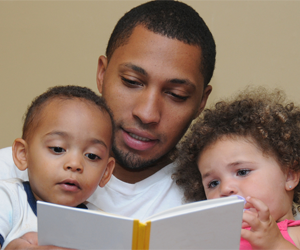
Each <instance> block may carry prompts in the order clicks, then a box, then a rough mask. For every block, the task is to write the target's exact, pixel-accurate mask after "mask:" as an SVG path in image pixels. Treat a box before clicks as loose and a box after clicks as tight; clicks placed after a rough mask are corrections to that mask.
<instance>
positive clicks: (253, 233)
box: [241, 197, 298, 249]
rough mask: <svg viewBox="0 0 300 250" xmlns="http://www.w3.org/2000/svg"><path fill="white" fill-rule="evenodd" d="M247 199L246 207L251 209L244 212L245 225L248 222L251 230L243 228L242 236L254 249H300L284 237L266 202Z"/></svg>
mask: <svg viewBox="0 0 300 250" xmlns="http://www.w3.org/2000/svg"><path fill="white" fill-rule="evenodd" d="M246 200H247V202H248V203H247V204H246V206H245V208H249V210H245V212H244V214H243V227H244V225H245V223H246V224H247V225H249V226H250V227H251V230H247V229H242V233H241V236H242V238H244V239H245V240H247V241H249V243H250V244H251V246H252V248H253V249H298V248H296V247H295V246H294V245H293V244H292V243H290V242H288V241H287V240H285V239H284V238H283V236H282V234H281V232H280V230H279V228H278V226H277V223H276V221H275V220H274V219H273V218H272V216H271V214H270V211H269V208H268V207H267V205H266V204H265V203H263V202H262V201H261V200H259V199H256V198H252V197H247V198H246Z"/></svg>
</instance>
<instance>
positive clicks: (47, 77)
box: [0, 0, 300, 148]
mask: <svg viewBox="0 0 300 250" xmlns="http://www.w3.org/2000/svg"><path fill="white" fill-rule="evenodd" d="M143 2H145V1H124V0H123V1H99V0H98V1H97V0H96V1H43V0H40V1H0V84H1V88H0V90H1V91H0V119H1V122H0V148H1V147H6V146H10V145H11V144H12V142H13V140H14V139H15V138H16V137H20V136H21V128H22V117H23V114H24V113H25V111H26V109H27V106H28V105H29V104H30V102H31V101H32V99H33V98H34V97H36V96H37V95H39V94H41V93H42V92H44V91H46V90H47V89H48V88H49V87H51V86H54V85H68V84H75V85H81V86H87V87H90V88H91V89H93V90H94V91H96V92H98V91H97V88H96V69H97V61H98V57H99V56H100V55H102V54H104V52H105V48H106V44H107V41H108V39H109V36H110V33H111V32H112V30H113V27H114V26H115V24H116V22H117V21H118V19H119V18H120V17H121V16H122V15H123V14H124V13H125V12H127V11H129V10H130V9H131V8H132V7H134V6H137V5H139V4H140V3H143ZM184 2H186V3H187V4H189V5H191V6H192V7H194V8H195V9H196V10H197V12H198V13H199V14H200V16H202V17H203V19H204V20H205V22H206V23H207V25H208V27H209V28H210V29H211V32H212V33H213V35H214V38H215V41H216V44H217V63H216V70H215V73H214V77H213V79H212V81H211V85H212V86H213V92H212V95H211V96H210V98H209V105H210V104H212V103H214V102H216V101H218V100H220V98H223V97H227V96H230V95H232V94H233V93H236V92H237V91H238V90H242V89H244V88H245V86H247V85H263V86H269V87H271V88H273V87H274V88H275V87H279V88H281V89H284V90H285V91H286V93H287V96H288V97H289V98H290V99H292V100H293V101H295V102H296V103H297V102H298V95H299V93H300V91H299V90H300V86H299V83H298V82H299V79H300V70H299V66H300V15H299V13H300V12H299V11H300V1H242V0H240V1H184Z"/></svg>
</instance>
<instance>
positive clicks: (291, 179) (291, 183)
mask: <svg viewBox="0 0 300 250" xmlns="http://www.w3.org/2000/svg"><path fill="white" fill-rule="evenodd" d="M299 179H300V172H299V171H298V172H295V171H294V170H292V169H289V170H288V172H287V175H286V182H285V190H287V191H290V190H293V189H294V188H295V187H296V186H297V185H298V183H299Z"/></svg>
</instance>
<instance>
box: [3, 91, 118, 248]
mask: <svg viewBox="0 0 300 250" xmlns="http://www.w3.org/2000/svg"><path fill="white" fill-rule="evenodd" d="M112 136H113V121H112V115H111V113H110V111H109V109H108V108H107V106H106V104H105V102H104V100H103V99H102V98H101V97H99V96H97V95H96V94H95V93H94V92H92V91H91V90H89V89H87V88H82V87H77V86H61V87H54V88H51V89H50V90H48V91H47V92H45V93H43V94H42V95H40V96H38V97H37V98H36V99H35V100H34V101H33V102H32V104H31V106H30V107H29V109H28V111H27V114H26V117H25V122H24V125H23V135H22V139H21V138H18V139H16V140H15V141H14V144H13V159H14V162H15V164H16V166H17V167H18V169H20V170H25V169H28V176H29V182H22V181H21V180H20V179H10V180H5V181H1V182H0V199H1V204H0V245H1V248H5V246H6V245H7V244H8V243H9V242H10V241H11V240H13V239H15V238H18V237H20V236H22V235H23V234H24V233H26V232H30V231H37V219H36V201H37V200H42V201H46V202H52V203H57V204H61V205H66V206H73V207H76V206H78V207H81V208H87V207H86V206H85V204H82V203H83V202H85V201H86V199H87V198H88V197H89V196H90V195H91V194H92V193H93V192H94V191H95V189H96V188H97V186H98V185H99V186H100V187H103V186H104V185H105V184H106V183H107V182H108V181H109V179H110V177H111V174H112V171H113V169H114V165H115V160H114V159H113V158H112V157H110V149H111V145H112Z"/></svg>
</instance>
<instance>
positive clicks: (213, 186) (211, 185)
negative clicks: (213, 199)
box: [208, 180, 220, 188]
mask: <svg viewBox="0 0 300 250" xmlns="http://www.w3.org/2000/svg"><path fill="white" fill-rule="evenodd" d="M219 184H220V182H219V181H217V180H214V181H211V182H210V183H208V188H215V187H216V186H218V185H219Z"/></svg>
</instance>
